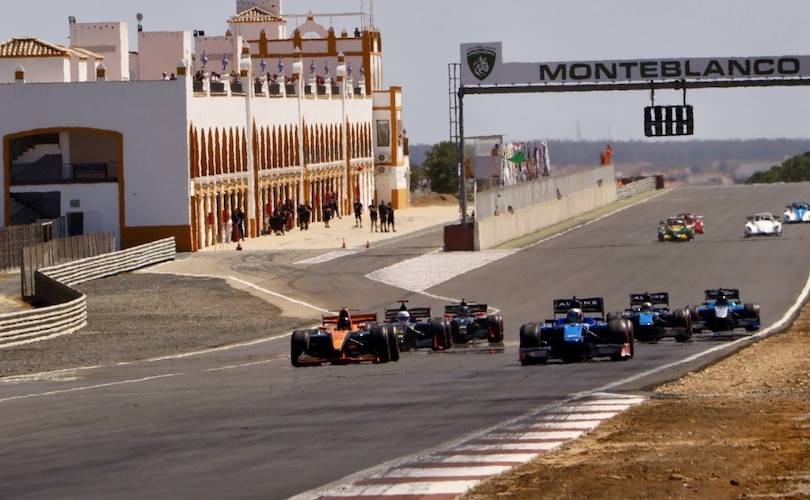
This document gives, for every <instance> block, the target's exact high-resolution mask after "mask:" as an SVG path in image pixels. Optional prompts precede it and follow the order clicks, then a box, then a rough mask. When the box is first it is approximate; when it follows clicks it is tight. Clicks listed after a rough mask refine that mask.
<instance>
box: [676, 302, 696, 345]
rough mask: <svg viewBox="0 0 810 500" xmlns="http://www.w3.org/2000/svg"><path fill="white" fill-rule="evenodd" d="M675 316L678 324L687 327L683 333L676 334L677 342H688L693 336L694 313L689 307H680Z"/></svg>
mask: <svg viewBox="0 0 810 500" xmlns="http://www.w3.org/2000/svg"><path fill="white" fill-rule="evenodd" d="M673 316H674V317H675V321H676V322H677V324H678V326H682V327H684V328H685V329H686V330H685V331H684V332H683V333H679V334H678V335H675V342H688V341H689V339H691V338H692V314H691V313H690V312H689V310H688V309H678V310H677V311H675V313H674V314H673Z"/></svg>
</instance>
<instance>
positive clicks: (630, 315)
mask: <svg viewBox="0 0 810 500" xmlns="http://www.w3.org/2000/svg"><path fill="white" fill-rule="evenodd" d="M607 317H608V321H610V320H613V319H618V318H623V319H627V320H629V321H631V322H632V323H633V335H634V336H635V338H637V339H638V340H644V341H652V342H656V341H658V340H661V339H662V338H664V337H674V338H675V340H676V341H677V342H686V341H688V340H689V339H690V338H692V317H691V315H690V314H689V309H688V308H683V309H675V310H671V309H670V308H669V294H668V293H666V292H658V293H649V292H645V293H634V294H632V295H630V308H629V309H626V310H625V311H624V312H623V313H610V314H608V316H607Z"/></svg>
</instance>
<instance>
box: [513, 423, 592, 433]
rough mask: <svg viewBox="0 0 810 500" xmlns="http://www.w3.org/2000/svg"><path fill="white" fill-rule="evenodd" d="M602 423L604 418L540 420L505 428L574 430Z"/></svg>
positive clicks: (586, 429) (585, 429) (589, 428)
mask: <svg viewBox="0 0 810 500" xmlns="http://www.w3.org/2000/svg"><path fill="white" fill-rule="evenodd" d="M601 423H602V420H578V421H575V422H539V423H529V424H525V425H520V424H516V425H510V426H507V427H504V430H507V431H509V430H523V429H526V428H530V429H549V430H552V429H572V430H584V431H589V430H591V429H594V428H596V427H598V426H599V424H601Z"/></svg>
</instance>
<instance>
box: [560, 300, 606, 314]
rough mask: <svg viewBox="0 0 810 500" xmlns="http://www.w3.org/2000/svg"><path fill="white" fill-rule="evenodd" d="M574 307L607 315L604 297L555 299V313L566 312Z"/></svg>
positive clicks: (591, 312) (585, 311)
mask: <svg viewBox="0 0 810 500" xmlns="http://www.w3.org/2000/svg"><path fill="white" fill-rule="evenodd" d="M574 308H579V309H582V312H583V313H585V314H588V313H590V314H601V315H602V316H604V315H605V300H604V299H603V298H602V297H592V298H588V299H578V298H576V297H574V298H573V299H557V300H555V301H554V315H555V316H556V315H558V314H566V313H568V311H570V310H571V309H574Z"/></svg>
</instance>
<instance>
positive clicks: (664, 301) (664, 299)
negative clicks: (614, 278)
mask: <svg viewBox="0 0 810 500" xmlns="http://www.w3.org/2000/svg"><path fill="white" fill-rule="evenodd" d="M646 302H649V303H650V304H652V305H653V306H664V307H669V294H668V293H667V292H658V293H634V294H632V295H630V307H634V306H641V305H644V303H646Z"/></svg>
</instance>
